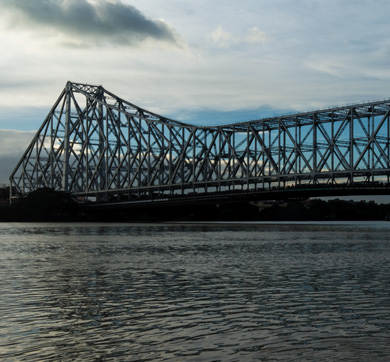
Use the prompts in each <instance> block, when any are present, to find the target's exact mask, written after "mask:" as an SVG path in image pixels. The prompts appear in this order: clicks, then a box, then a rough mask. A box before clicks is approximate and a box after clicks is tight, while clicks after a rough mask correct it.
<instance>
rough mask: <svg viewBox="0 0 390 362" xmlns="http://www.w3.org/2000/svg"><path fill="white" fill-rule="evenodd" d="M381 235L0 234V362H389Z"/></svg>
mask: <svg viewBox="0 0 390 362" xmlns="http://www.w3.org/2000/svg"><path fill="white" fill-rule="evenodd" d="M389 265H390V223H386V222H370V223H353V222H347V223H246V224H245V223H237V224H232V223H220V224H216V223H214V224H121V225H117V224H23V223H20V224H18V223H9V224H7V223H3V224H0V293H1V294H0V360H1V361H341V360H345V361H388V360H389V356H390V270H389Z"/></svg>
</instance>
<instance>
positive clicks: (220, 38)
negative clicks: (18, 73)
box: [208, 26, 238, 48]
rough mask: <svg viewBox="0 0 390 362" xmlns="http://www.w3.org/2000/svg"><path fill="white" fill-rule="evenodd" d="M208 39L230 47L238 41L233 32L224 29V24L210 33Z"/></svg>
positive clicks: (223, 46) (222, 46) (221, 45)
mask: <svg viewBox="0 0 390 362" xmlns="http://www.w3.org/2000/svg"><path fill="white" fill-rule="evenodd" d="M208 41H209V42H211V43H214V44H217V45H218V46H220V47H221V48H229V47H230V46H231V45H233V44H236V43H237V42H238V40H237V39H236V38H235V37H234V36H233V35H232V34H231V33H229V32H227V31H225V30H223V29H222V26H218V28H217V29H215V30H214V31H213V32H211V33H210V34H209V36H208Z"/></svg>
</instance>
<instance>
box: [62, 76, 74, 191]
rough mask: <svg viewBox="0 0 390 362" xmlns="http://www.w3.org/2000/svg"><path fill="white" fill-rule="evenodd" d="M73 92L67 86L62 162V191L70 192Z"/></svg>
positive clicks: (70, 86) (68, 85)
mask: <svg viewBox="0 0 390 362" xmlns="http://www.w3.org/2000/svg"><path fill="white" fill-rule="evenodd" d="M71 91H72V85H71V83H70V82H68V83H67V84H66V93H65V123H64V155H63V161H62V191H65V192H68V191H69V181H68V173H69V154H70V150H69V130H70V122H71V118H70V116H71V115H70V108H71V107H70V106H71V102H70V101H71Z"/></svg>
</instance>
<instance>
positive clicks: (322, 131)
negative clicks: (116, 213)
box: [10, 82, 390, 205]
mask: <svg viewBox="0 0 390 362" xmlns="http://www.w3.org/2000/svg"><path fill="white" fill-rule="evenodd" d="M389 120H390V99H385V100H380V101H373V102H366V103H359V104H352V105H346V106H339V107H333V108H328V109H322V110H315V111H310V112H302V113H294V114H288V115H282V116H277V117H267V118H263V119H258V120H251V121H246V122H240V123H234V124H227V125H218V126H196V125H192V124H187V123H183V122H179V121H177V120H173V119H169V118H166V117H163V116H161V115H158V114H155V113H153V112H150V111H147V110H145V109H142V108H140V107H138V106H136V105H134V104H132V103H130V102H127V101H125V100H124V99H122V98H119V97H118V96H116V95H114V94H113V93H111V92H109V91H107V90H106V89H104V88H103V87H102V86H93V85H87V84H79V83H72V82H68V83H67V84H66V86H65V88H64V89H63V91H62V92H61V94H60V96H59V97H58V99H57V101H56V102H55V103H54V105H53V107H52V109H51V110H50V112H49V114H48V116H47V117H46V119H45V120H44V122H43V124H42V125H41V127H40V128H39V130H38V132H37V133H36V135H35V137H34V138H33V140H32V141H31V143H30V145H29V146H28V147H27V149H26V151H25V152H24V154H23V156H22V157H21V159H20V161H19V162H18V164H17V165H16V167H15V170H14V171H13V172H12V174H11V176H10V189H11V197H20V196H24V195H26V194H28V193H30V192H32V191H34V190H37V189H39V188H43V187H49V188H53V189H55V190H58V191H64V192H67V193H70V194H71V195H72V196H74V197H75V198H77V199H78V200H79V201H86V202H94V203H108V204H115V203H121V204H123V203H127V204H129V205H137V204H145V203H164V202H165V203H170V202H189V201H191V200H192V201H193V200H207V199H214V200H222V199H234V198H243V197H246V198H257V199H262V198H263V199H276V198H285V199H286V198H291V197H301V196H304V197H310V196H316V195H317V196H321V195H322V196H324V195H351V194H361V195H366V194H388V193H389V190H388V186H389V175H390V141H389V140H390V121H389Z"/></svg>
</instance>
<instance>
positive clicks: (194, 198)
mask: <svg viewBox="0 0 390 362" xmlns="http://www.w3.org/2000/svg"><path fill="white" fill-rule="evenodd" d="M368 195H390V185H389V184H385V183H381V182H378V183H372V184H366V185H361V184H360V185H359V184H357V185H354V186H352V187H351V186H349V185H348V184H339V185H324V184H322V185H321V184H318V185H305V187H288V188H284V189H280V188H276V187H275V188H274V189H272V190H235V191H225V192H210V193H203V194H198V193H191V194H187V195H185V196H183V195H179V194H177V195H174V194H173V195H171V196H169V197H159V196H158V195H154V197H153V195H151V196H150V197H144V198H138V197H136V198H133V199H128V200H125V199H122V200H114V199H111V200H106V201H101V202H93V203H85V206H86V207H87V208H103V209H104V208H137V207H142V208H145V207H146V208H153V207H161V206H175V205H177V206H179V205H205V204H213V205H215V204H224V203H230V202H254V201H270V200H281V201H288V200H305V199H308V198H319V197H329V196H330V197H337V196H368Z"/></svg>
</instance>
